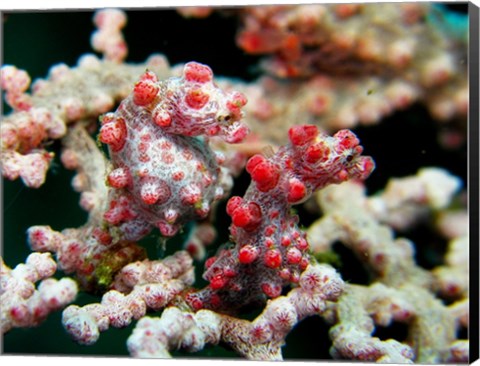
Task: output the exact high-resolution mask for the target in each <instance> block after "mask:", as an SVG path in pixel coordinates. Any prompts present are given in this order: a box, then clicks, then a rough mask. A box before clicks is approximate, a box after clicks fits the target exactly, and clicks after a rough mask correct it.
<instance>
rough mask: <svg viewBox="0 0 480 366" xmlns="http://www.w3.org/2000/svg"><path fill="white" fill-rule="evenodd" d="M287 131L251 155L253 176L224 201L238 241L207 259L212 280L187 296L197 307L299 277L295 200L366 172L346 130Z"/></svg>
mask: <svg viewBox="0 0 480 366" xmlns="http://www.w3.org/2000/svg"><path fill="white" fill-rule="evenodd" d="M289 138H290V143H289V144H288V145H286V146H283V147H281V148H280V149H279V150H278V151H277V152H276V153H275V155H273V156H270V157H265V156H262V155H255V156H253V157H251V158H250V160H249V161H248V163H247V166H246V169H247V171H248V172H249V173H250V175H251V177H252V182H251V184H250V186H249V188H248V189H247V191H246V193H245V195H244V197H243V198H241V197H236V196H235V197H232V198H230V200H229V201H228V203H227V213H228V214H229V215H230V216H231V218H232V224H231V226H230V240H231V242H232V243H234V244H235V246H234V247H233V248H228V249H221V250H220V251H219V252H218V253H217V255H216V257H214V258H210V259H209V260H208V261H207V263H206V270H205V272H204V275H203V277H204V278H205V279H206V280H208V281H209V282H210V285H209V286H207V287H206V288H204V289H202V290H200V291H199V292H196V293H191V294H189V295H188V296H187V301H188V302H189V303H190V304H192V307H194V308H195V309H199V308H210V309H215V310H222V309H235V308H238V307H241V306H243V305H246V304H250V303H254V302H256V301H264V300H265V298H276V297H278V296H280V295H281V293H282V289H283V287H284V286H286V285H288V284H295V283H297V282H298V281H299V278H300V273H301V272H303V270H305V268H306V267H307V266H308V264H309V260H310V258H309V254H308V249H309V245H308V242H307V238H306V234H305V233H304V232H303V231H302V230H301V229H300V228H299V227H298V221H299V219H298V216H297V215H295V214H293V213H292V210H291V208H292V206H293V205H295V204H298V203H301V202H304V201H305V200H306V199H308V198H309V197H310V196H311V194H312V193H313V192H314V191H316V190H318V189H321V188H323V187H325V186H327V185H329V184H336V183H341V182H343V181H345V180H348V179H357V180H363V179H366V178H367V177H368V176H369V175H370V173H371V172H372V171H373V169H374V167H375V165H374V162H373V160H372V158H371V157H367V156H362V155H361V153H362V151H363V149H362V147H361V146H360V145H359V140H358V139H357V137H356V136H355V135H354V134H353V133H352V132H350V131H348V130H341V131H339V132H337V133H336V134H335V135H334V136H333V137H331V136H327V135H324V134H321V133H319V131H318V129H317V128H316V127H315V126H309V125H306V126H294V127H292V128H291V129H290V131H289Z"/></svg>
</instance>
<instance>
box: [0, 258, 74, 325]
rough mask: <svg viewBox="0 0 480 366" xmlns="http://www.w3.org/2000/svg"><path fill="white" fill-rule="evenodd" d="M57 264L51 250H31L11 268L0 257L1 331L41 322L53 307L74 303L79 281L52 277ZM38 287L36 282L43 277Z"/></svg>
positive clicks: (57, 307) (56, 308)
mask: <svg viewBox="0 0 480 366" xmlns="http://www.w3.org/2000/svg"><path fill="white" fill-rule="evenodd" d="M56 269H57V265H56V264H55V262H54V261H53V259H52V258H51V256H50V254H48V253H32V254H30V255H29V256H28V257H27V260H26V261H25V264H23V263H22V264H18V265H17V266H16V267H15V268H14V269H10V268H9V267H7V266H6V265H5V263H3V259H2V258H1V257H0V296H1V303H2V308H1V324H2V333H5V332H8V331H9V330H10V329H12V328H18V327H22V328H23V327H33V326H36V325H39V324H40V323H41V322H43V321H44V320H45V318H46V317H47V316H48V315H49V314H50V313H51V312H53V311H56V310H58V309H61V308H62V307H64V306H65V305H67V304H69V303H71V302H72V301H73V300H74V299H75V297H76V295H77V284H76V283H75V282H74V281H73V280H72V279H70V278H67V277H65V278H62V279H61V280H56V279H54V278H50V277H51V276H52V275H53V274H54V273H55V271H56ZM40 280H42V281H41V282H40V284H39V286H38V289H35V282H38V281H40Z"/></svg>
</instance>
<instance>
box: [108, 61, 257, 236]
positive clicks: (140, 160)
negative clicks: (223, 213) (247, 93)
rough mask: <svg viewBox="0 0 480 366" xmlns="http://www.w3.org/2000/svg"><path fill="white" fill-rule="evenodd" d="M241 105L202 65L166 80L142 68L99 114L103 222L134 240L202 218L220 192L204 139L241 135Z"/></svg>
mask: <svg viewBox="0 0 480 366" xmlns="http://www.w3.org/2000/svg"><path fill="white" fill-rule="evenodd" d="M245 104H246V99H245V97H244V96H243V95H242V94H240V93H237V92H231V93H226V92H224V91H223V90H221V89H220V88H218V87H217V86H216V84H215V83H214V82H213V73H212V71H211V69H210V68H209V67H208V66H206V65H202V64H199V63H196V62H190V63H187V64H186V65H185V67H184V70H183V75H182V76H181V77H174V78H170V79H168V80H166V81H158V80H157V77H156V75H155V74H154V73H152V72H150V71H147V72H146V73H145V74H144V75H143V76H142V77H141V78H140V80H139V81H138V83H137V84H136V85H135V86H134V88H133V91H132V93H131V95H130V96H129V97H128V98H127V99H125V100H124V101H123V102H122V103H121V104H120V106H119V107H118V109H117V110H116V111H115V112H114V113H108V114H106V115H104V116H103V119H102V127H101V129H100V135H99V139H100V141H101V142H104V143H106V144H108V145H109V153H110V158H111V163H112V166H113V169H112V171H111V172H110V173H109V175H108V177H107V183H108V184H109V185H110V186H111V187H112V189H111V192H110V203H109V208H108V211H107V212H106V213H105V215H104V219H105V222H106V223H107V224H109V225H110V226H117V227H119V228H120V229H121V232H122V233H123V236H124V238H126V239H127V240H139V239H140V238H142V237H143V236H145V235H146V234H148V233H149V232H150V231H151V230H152V229H153V228H155V227H156V228H158V229H159V230H160V232H161V234H162V235H163V236H166V237H171V236H173V235H175V234H176V233H177V232H178V230H179V229H180V228H181V226H182V225H183V224H184V223H186V222H187V221H190V220H195V219H203V218H205V217H207V216H208V214H209V212H210V207H211V205H212V203H213V202H214V201H217V200H220V199H222V198H224V197H225V195H226V194H228V187H225V184H224V181H225V179H224V177H223V175H224V174H226V173H225V169H223V168H222V166H221V165H220V163H221V159H217V157H216V154H215V153H214V152H213V151H212V150H211V149H210V147H209V144H208V137H210V136H218V137H221V138H222V139H224V140H225V141H226V142H229V143H236V142H240V141H242V139H243V138H244V137H245V136H246V135H247V134H248V128H247V127H246V126H245V125H244V124H243V122H242V121H241V118H242V117H243V112H242V110H241V108H242V107H243V106H244V105H245Z"/></svg>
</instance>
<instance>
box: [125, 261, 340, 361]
mask: <svg viewBox="0 0 480 366" xmlns="http://www.w3.org/2000/svg"><path fill="white" fill-rule="evenodd" d="M343 286H344V284H343V281H342V280H341V278H340V277H339V276H338V274H337V273H336V272H335V271H334V270H333V268H331V267H330V266H328V265H318V264H315V265H310V266H308V267H307V269H306V270H305V271H304V272H303V273H302V275H301V276H300V279H299V286H298V287H297V288H295V289H293V290H291V291H290V292H289V293H288V295H286V296H282V297H277V298H276V299H274V300H269V301H268V303H267V305H266V307H265V309H264V310H263V312H262V313H261V314H260V315H259V316H258V317H257V318H256V319H254V320H253V321H251V322H250V321H247V320H243V319H238V318H234V317H231V316H228V315H221V314H218V313H215V312H213V311H210V310H199V311H198V312H196V313H195V314H192V313H190V312H182V311H181V310H180V309H179V308H175V307H171V308H167V309H165V311H164V312H163V313H162V316H161V318H160V319H155V318H150V317H145V318H143V319H141V320H140V321H139V322H138V323H137V326H136V328H135V330H134V331H133V334H132V335H131V336H130V338H129V339H128V342H127V344H128V348H129V351H130V353H131V354H132V356H134V357H155V358H167V357H170V354H169V352H168V351H169V350H171V349H176V348H180V347H181V348H185V349H187V350H188V351H190V352H194V351H198V350H201V349H202V348H203V347H204V345H205V343H212V344H217V343H219V342H220V341H223V342H226V343H227V344H228V345H229V346H231V347H232V348H233V349H234V350H236V351H237V352H238V353H240V354H241V355H243V356H245V357H247V358H248V359H251V360H281V359H282V353H281V347H282V346H283V344H284V340H285V337H286V336H287V334H288V333H289V332H290V331H291V330H292V328H293V327H294V325H295V324H296V323H297V322H299V321H300V320H302V319H303V318H305V317H307V316H310V315H315V314H317V315H319V314H322V313H323V312H324V311H325V310H326V308H327V306H326V303H327V302H329V301H335V300H336V299H337V298H338V297H339V296H340V294H341V293H342V290H343Z"/></svg>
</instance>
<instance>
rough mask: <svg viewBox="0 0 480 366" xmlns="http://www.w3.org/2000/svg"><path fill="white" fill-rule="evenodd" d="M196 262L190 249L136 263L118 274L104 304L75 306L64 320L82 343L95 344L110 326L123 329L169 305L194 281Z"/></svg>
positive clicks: (68, 309)
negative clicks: (193, 261) (194, 262)
mask: <svg viewBox="0 0 480 366" xmlns="http://www.w3.org/2000/svg"><path fill="white" fill-rule="evenodd" d="M193 280H194V277H193V268H192V261H191V258H190V257H189V255H188V254H187V253H186V252H177V253H176V254H175V255H174V256H172V257H167V258H165V259H164V260H161V261H160V260H159V261H148V260H145V261H143V262H133V263H130V264H129V265H128V266H125V267H124V268H123V269H122V271H120V273H119V274H118V275H117V277H116V279H115V282H114V286H113V287H114V288H118V290H117V289H114V290H110V291H108V292H106V293H105V294H104V295H103V297H102V302H101V303H100V304H89V305H86V306H84V307H79V306H77V305H71V306H69V307H68V308H66V309H65V310H64V312H63V317H62V323H63V325H64V327H65V329H66V330H67V332H68V333H70V334H71V336H72V337H73V338H74V339H75V340H76V341H77V342H79V343H81V344H87V345H88V344H92V343H95V342H96V341H97V340H98V337H99V336H100V332H103V331H105V330H107V329H108V328H109V326H112V327H116V328H122V327H125V326H127V325H128V324H130V323H131V322H132V320H134V319H140V318H141V317H143V316H144V315H145V314H146V311H147V309H154V310H159V309H161V308H163V307H165V306H167V305H168V304H169V303H170V302H171V301H172V300H173V299H174V298H175V296H176V295H178V294H179V293H180V292H181V291H182V290H183V289H184V288H185V286H187V285H191V284H192V283H193Z"/></svg>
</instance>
